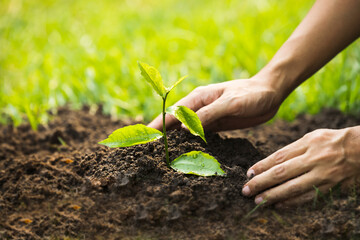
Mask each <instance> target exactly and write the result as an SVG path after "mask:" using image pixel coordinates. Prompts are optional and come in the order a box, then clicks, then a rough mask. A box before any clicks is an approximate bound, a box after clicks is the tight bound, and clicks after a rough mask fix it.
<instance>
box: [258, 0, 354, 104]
mask: <svg viewBox="0 0 360 240" xmlns="http://www.w3.org/2000/svg"><path fill="white" fill-rule="evenodd" d="M359 36H360V1H359V0H317V1H316V3H315V4H314V6H313V7H312V9H311V10H310V11H309V13H308V14H307V16H306V17H305V18H304V20H303V21H302V22H301V23H300V25H299V26H298V27H297V28H296V30H295V31H294V32H293V34H292V35H291V36H290V37H289V39H288V40H287V41H286V42H285V43H284V44H283V46H282V47H281V48H280V49H279V50H278V52H277V53H276V54H275V56H274V57H273V59H272V60H271V61H270V62H269V63H268V65H267V66H266V67H265V68H264V69H263V70H262V71H260V72H259V74H258V75H260V76H264V75H268V74H270V75H272V76H274V77H273V78H271V79H269V81H270V82H271V84H272V86H273V87H274V88H275V89H276V90H278V91H280V93H281V94H282V99H285V98H286V97H287V96H288V95H289V94H290V92H291V91H293V90H294V89H295V88H296V87H297V86H298V85H300V84H301V83H302V82H303V81H305V80H306V79H307V78H309V77H310V76H312V75H313V74H314V73H315V72H317V71H318V70H319V69H320V68H322V67H323V66H324V65H325V64H326V63H327V62H328V61H330V60H331V59H332V58H333V57H335V56H336V55H337V54H338V53H339V52H340V51H342V50H343V49H344V48H345V47H346V46H348V45H349V44H350V43H351V42H353V41H355V40H356V39H357V38H358V37H359Z"/></svg>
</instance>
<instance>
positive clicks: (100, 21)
mask: <svg viewBox="0 0 360 240" xmlns="http://www.w3.org/2000/svg"><path fill="white" fill-rule="evenodd" d="M313 3H314V1H313V0H311V1H310V0H305V1H289V0H286V1H285V0H280V1H266V0H257V1H252V0H242V1H239V0H233V1H231V0H225V1H215V0H196V1H186V0H185V1H184V0H183V1H180V0H162V1H150V0H127V1H125V0H124V1H114V0H102V1H94V0H86V1H85V0H77V1H72V0H58V1H55V0H33V1H24V0H2V1H1V4H0V86H1V88H0V122H1V123H3V124H7V123H9V122H11V121H12V122H13V123H14V124H15V125H18V124H19V123H21V122H22V121H23V119H28V120H30V123H31V124H32V126H36V125H37V124H38V123H45V122H46V121H48V115H47V114H46V111H47V110H48V109H56V107H57V106H61V105H65V104H69V105H70V106H71V107H73V108H79V107H81V106H82V105H83V104H88V105H90V106H91V107H94V108H95V106H96V103H103V104H104V105H103V107H104V111H105V112H106V113H110V114H112V116H114V117H119V118H121V117H124V116H127V117H136V116H142V117H144V120H145V121H149V120H151V118H152V117H154V116H155V115H157V114H158V113H159V112H160V111H161V100H160V99H159V97H158V96H157V95H155V94H154V92H153V91H152V90H151V87H150V86H149V85H148V84H147V83H145V81H144V80H143V79H142V77H141V75H140V72H139V70H138V67H137V63H136V61H137V60H141V61H144V62H147V63H149V64H150V65H153V66H155V67H156V68H158V69H159V70H160V72H161V74H162V75H163V78H164V79H165V82H168V85H170V83H173V82H174V81H176V80H177V78H178V77H180V76H182V75H189V76H190V77H189V78H188V79H187V80H185V81H184V82H183V83H182V84H181V85H179V86H178V87H177V88H176V89H175V90H174V92H173V93H172V94H171V96H170V99H169V101H170V102H169V104H171V103H174V102H175V101H176V100H178V99H180V98H181V97H183V96H185V95H186V94H187V93H189V92H190V91H191V90H192V89H194V88H195V87H196V86H199V85H206V84H210V83H216V82H222V81H227V80H232V79H238V78H247V77H250V76H252V75H254V74H255V73H256V72H257V71H259V70H260V69H261V68H262V67H263V66H264V65H265V64H266V63H267V61H269V59H270V58H271V57H272V56H273V54H274V53H275V52H276V50H277V49H278V48H279V47H280V46H281V44H282V43H283V42H284V41H285V40H286V39H287V38H288V37H289V36H290V34H291V32H292V31H293V30H294V29H295V27H296V26H297V25H298V24H299V22H300V21H301V19H302V18H303V17H304V16H305V15H306V13H307V11H308V10H309V9H310V8H311V6H312V4H313ZM359 59H360V44H359V42H355V43H353V44H352V45H351V46H350V47H348V48H347V49H346V50H345V51H344V52H343V53H341V54H339V55H338V56H337V57H336V58H335V59H333V60H332V61H331V62H330V63H329V64H328V65H327V66H326V67H325V68H324V69H322V70H321V71H319V72H318V73H317V74H316V75H315V76H314V77H312V79H310V80H309V81H307V82H306V83H305V84H303V85H302V86H301V87H300V88H298V89H297V90H296V91H295V92H294V93H293V94H292V95H291V96H290V97H289V98H288V99H287V100H286V102H285V103H284V104H283V105H282V107H281V109H280V111H279V113H278V114H277V117H280V118H285V119H288V120H291V119H293V118H294V117H295V116H296V115H297V114H298V113H301V112H309V113H316V112H317V111H319V110H320V109H321V108H322V107H325V106H326V107H329V106H331V107H336V108H338V109H341V110H342V111H344V112H347V113H356V112H359V111H360V74H359V72H360V62H359Z"/></svg>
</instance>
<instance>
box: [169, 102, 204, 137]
mask: <svg viewBox="0 0 360 240" xmlns="http://www.w3.org/2000/svg"><path fill="white" fill-rule="evenodd" d="M166 112H167V113H170V114H172V115H174V116H175V117H176V118H177V119H178V120H179V121H180V122H182V123H183V124H184V125H185V126H186V127H187V128H188V129H189V131H190V132H191V133H192V134H193V135H195V136H199V137H201V138H202V139H203V140H204V142H206V139H205V134H204V129H203V127H202V125H201V121H200V119H199V117H198V116H197V115H196V113H195V112H194V111H193V110H191V109H190V108H187V107H185V106H171V107H168V108H167V109H166Z"/></svg>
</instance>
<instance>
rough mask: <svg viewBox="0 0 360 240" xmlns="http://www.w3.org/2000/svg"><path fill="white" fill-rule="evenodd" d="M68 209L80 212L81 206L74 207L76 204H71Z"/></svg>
mask: <svg viewBox="0 0 360 240" xmlns="http://www.w3.org/2000/svg"><path fill="white" fill-rule="evenodd" d="M70 208H72V209H74V210H75V211H77V210H80V209H81V206H79V205H76V204H73V205H70Z"/></svg>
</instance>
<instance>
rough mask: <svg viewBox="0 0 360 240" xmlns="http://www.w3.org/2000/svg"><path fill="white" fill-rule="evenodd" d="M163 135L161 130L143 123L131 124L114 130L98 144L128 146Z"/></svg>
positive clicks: (150, 140) (113, 146) (153, 139)
mask: <svg viewBox="0 0 360 240" xmlns="http://www.w3.org/2000/svg"><path fill="white" fill-rule="evenodd" d="M162 136H163V134H162V132H160V131H159V130H156V129H154V128H150V127H147V126H145V125H143V124H136V125H131V126H127V127H123V128H119V129H117V130H115V131H114V132H113V133H112V134H110V136H109V137H108V138H107V139H105V140H103V141H101V142H99V144H102V145H105V146H108V147H111V148H115V147H129V146H134V145H138V144H143V143H147V142H152V141H155V140H156V139H159V138H161V137H162Z"/></svg>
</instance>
